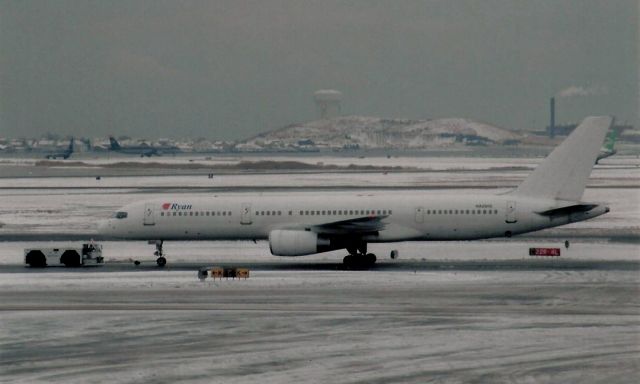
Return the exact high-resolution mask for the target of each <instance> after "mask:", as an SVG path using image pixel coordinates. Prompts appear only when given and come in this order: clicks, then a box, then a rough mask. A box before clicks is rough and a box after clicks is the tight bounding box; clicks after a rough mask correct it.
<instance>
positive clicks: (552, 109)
mask: <svg viewBox="0 0 640 384" xmlns="http://www.w3.org/2000/svg"><path fill="white" fill-rule="evenodd" d="M555 128H556V98H555V97H552V98H551V99H550V100H549V137H551V138H553V137H555V135H556V132H555V130H556V129H555Z"/></svg>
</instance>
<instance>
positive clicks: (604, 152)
mask: <svg viewBox="0 0 640 384" xmlns="http://www.w3.org/2000/svg"><path fill="white" fill-rule="evenodd" d="M617 138H618V133H617V132H616V131H615V130H611V131H609V134H608V135H607V138H606V139H604V145H603V146H602V149H600V153H599V154H598V158H597V159H596V164H598V161H600V160H602V159H606V158H607V157H609V156H613V155H615V154H616V153H618V152H617V151H616V150H615V149H613V147H614V146H615V145H616V139H617Z"/></svg>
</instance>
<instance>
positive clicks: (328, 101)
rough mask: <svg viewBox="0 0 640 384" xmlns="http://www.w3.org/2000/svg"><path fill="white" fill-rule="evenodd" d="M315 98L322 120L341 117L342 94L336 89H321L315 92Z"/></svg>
mask: <svg viewBox="0 0 640 384" xmlns="http://www.w3.org/2000/svg"><path fill="white" fill-rule="evenodd" d="M313 98H314V100H315V102H316V110H317V111H318V116H319V117H320V118H321V119H330V118H332V117H336V116H339V115H340V103H341V102H342V92H340V91H336V90H334V89H321V90H319V91H316V92H314V94H313Z"/></svg>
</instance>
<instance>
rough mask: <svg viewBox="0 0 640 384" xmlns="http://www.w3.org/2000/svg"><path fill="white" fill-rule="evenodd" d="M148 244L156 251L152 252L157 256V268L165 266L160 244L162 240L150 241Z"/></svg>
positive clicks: (165, 262) (165, 260) (165, 261)
mask: <svg viewBox="0 0 640 384" xmlns="http://www.w3.org/2000/svg"><path fill="white" fill-rule="evenodd" d="M149 243H151V244H155V245H156V251H155V252H153V254H154V256H157V257H158V258H157V259H156V263H157V264H158V267H164V266H165V265H167V259H166V258H165V257H164V253H163V252H162V243H163V240H156V241H150V242H149Z"/></svg>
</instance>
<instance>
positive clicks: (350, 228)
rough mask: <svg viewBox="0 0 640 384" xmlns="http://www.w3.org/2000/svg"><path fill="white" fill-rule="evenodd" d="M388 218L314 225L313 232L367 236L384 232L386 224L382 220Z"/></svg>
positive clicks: (357, 219)
mask: <svg viewBox="0 0 640 384" xmlns="http://www.w3.org/2000/svg"><path fill="white" fill-rule="evenodd" d="M386 217H387V216H386V215H383V216H375V215H373V216H364V217H357V218H355V219H349V220H341V221H334V222H331V223H326V224H317V225H312V226H311V230H312V231H313V232H316V233H319V234H325V235H347V234H349V235H366V234H371V233H376V232H379V231H381V230H383V229H384V227H385V225H386V224H385V223H383V222H382V220H383V219H384V218H386Z"/></svg>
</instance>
